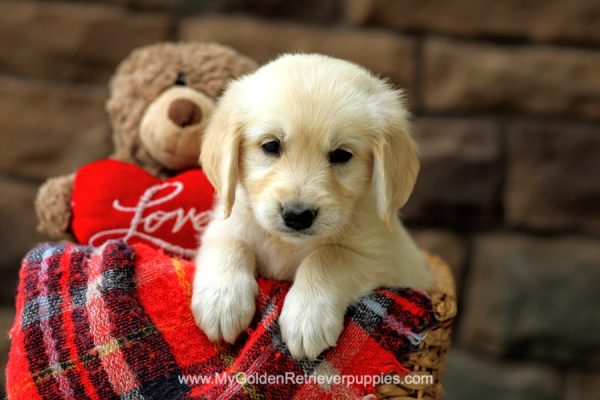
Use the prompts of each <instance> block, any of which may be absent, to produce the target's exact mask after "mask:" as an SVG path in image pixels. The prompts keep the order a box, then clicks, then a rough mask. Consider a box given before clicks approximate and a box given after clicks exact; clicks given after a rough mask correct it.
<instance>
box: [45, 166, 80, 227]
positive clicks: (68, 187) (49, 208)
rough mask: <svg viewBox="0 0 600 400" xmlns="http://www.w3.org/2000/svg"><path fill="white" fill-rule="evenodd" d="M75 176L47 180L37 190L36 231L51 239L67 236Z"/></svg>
mask: <svg viewBox="0 0 600 400" xmlns="http://www.w3.org/2000/svg"><path fill="white" fill-rule="evenodd" d="M74 181H75V174H70V175H64V176H58V177H55V178H50V179H48V180H47V181H46V182H45V183H44V184H43V185H42V186H41V187H40V189H39V190H38V193H37V197H36V199H35V211H36V214H37V216H38V220H39V224H38V227H37V229H38V231H39V232H41V233H44V234H46V235H48V236H50V237H52V238H64V237H66V236H68V235H69V223H70V221H71V195H72V193H73V183H74Z"/></svg>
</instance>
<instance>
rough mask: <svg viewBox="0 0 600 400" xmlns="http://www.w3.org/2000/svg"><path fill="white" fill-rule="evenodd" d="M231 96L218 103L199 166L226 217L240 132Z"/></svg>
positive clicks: (233, 187)
mask: <svg viewBox="0 0 600 400" xmlns="http://www.w3.org/2000/svg"><path fill="white" fill-rule="evenodd" d="M233 98H234V96H233V95H232V94H231V91H230V90H228V91H227V92H226V93H225V94H224V95H223V97H221V100H220V101H219V103H218V104H217V107H216V108H215V110H214V111H213V114H212V116H211V119H210V121H209V123H208V126H207V127H206V129H205V131H204V135H203V138H202V149H201V152H200V165H201V166H202V168H203V170H204V172H205V174H206V176H207V177H208V180H209V181H210V182H211V183H212V185H213V186H214V187H215V189H216V191H217V194H218V196H219V197H220V198H221V200H222V201H223V204H224V206H225V215H224V217H225V218H227V217H229V215H230V214H231V209H232V207H233V203H234V201H235V190H236V186H237V181H238V164H239V151H240V142H241V129H240V126H239V123H238V121H237V118H236V107H235V104H234V101H233Z"/></svg>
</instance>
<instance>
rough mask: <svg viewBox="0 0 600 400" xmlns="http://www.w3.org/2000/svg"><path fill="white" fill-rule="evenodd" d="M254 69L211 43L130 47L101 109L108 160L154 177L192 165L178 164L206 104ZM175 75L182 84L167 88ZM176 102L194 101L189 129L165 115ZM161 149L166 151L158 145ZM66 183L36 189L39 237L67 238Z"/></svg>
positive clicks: (197, 132)
mask: <svg viewBox="0 0 600 400" xmlns="http://www.w3.org/2000/svg"><path fill="white" fill-rule="evenodd" d="M256 68H257V64H256V63H255V62H254V61H253V60H251V59H249V58H247V57H245V56H243V55H241V54H239V53H237V52H236V51H234V50H232V49H230V48H227V47H224V46H221V45H218V44H214V43H161V44H156V45H151V46H147V47H142V48H140V49H137V50H134V51H133V52H132V53H131V55H130V56H129V57H128V58H127V59H125V60H124V61H123V62H122V63H121V65H120V66H119V67H118V68H117V71H116V74H115V75H114V76H113V78H112V80H111V82H110V98H109V99H108V101H107V103H106V109H107V111H108V115H109V118H110V122H111V125H112V130H113V142H114V154H113V156H112V158H116V159H120V160H123V161H127V162H131V163H134V164H137V165H139V166H141V167H142V168H144V169H146V170H147V171H149V172H150V173H152V174H154V175H156V176H159V177H167V176H169V175H172V174H173V173H175V172H177V171H179V170H182V169H185V168H189V167H193V166H194V165H191V164H190V163H182V162H181V160H182V159H186V160H190V159H193V160H198V155H199V152H200V136H201V135H202V134H203V131H204V127H205V126H206V121H207V119H208V117H209V114H210V112H211V111H212V106H213V105H214V102H215V101H216V99H217V98H218V97H219V96H220V95H221V94H222V93H223V91H224V90H225V87H226V86H227V83H228V82H229V81H230V80H231V79H234V78H237V77H239V76H241V75H244V74H246V73H249V72H252V71H253V70H255V69H256ZM182 73H183V74H184V75H185V81H186V85H185V87H182V86H177V85H176V84H175V82H176V80H177V78H178V76H179V75H180V74H182ZM190 89H192V90H191V91H190ZM182 98H183V99H185V100H189V101H190V102H192V103H194V104H195V105H196V106H197V108H198V110H196V111H194V113H199V114H200V115H201V120H200V121H196V119H197V118H196V114H194V116H193V117H194V118H193V120H194V122H197V123H195V124H193V125H191V126H185V127H180V126H178V125H177V123H176V122H173V121H172V120H170V117H169V114H170V113H169V108H170V105H171V102H172V99H177V100H179V99H182ZM151 106H153V107H151ZM149 109H150V113H152V114H150V113H149V112H148V110H149ZM143 120H145V122H146V124H145V125H144V126H142V121H143ZM142 131H143V133H144V135H142ZM142 136H143V137H144V139H142ZM181 138H184V139H185V140H184V139H181ZM166 146H169V147H170V148H169V149H168V150H169V151H168V152H166V151H163V150H165V149H163V148H161V147H166ZM190 149H191V150H190ZM73 181H74V174H70V175H65V176H61V177H56V178H51V179H49V180H48V181H47V182H46V183H45V184H44V185H42V187H41V188H40V190H39V191H38V195H37V198H36V200H35V209H36V213H37V215H38V219H39V225H38V230H39V231H40V232H43V233H46V234H48V235H49V236H51V237H61V236H65V235H67V234H68V233H69V231H68V227H69V222H70V219H71V202H70V199H71V193H72V190H73Z"/></svg>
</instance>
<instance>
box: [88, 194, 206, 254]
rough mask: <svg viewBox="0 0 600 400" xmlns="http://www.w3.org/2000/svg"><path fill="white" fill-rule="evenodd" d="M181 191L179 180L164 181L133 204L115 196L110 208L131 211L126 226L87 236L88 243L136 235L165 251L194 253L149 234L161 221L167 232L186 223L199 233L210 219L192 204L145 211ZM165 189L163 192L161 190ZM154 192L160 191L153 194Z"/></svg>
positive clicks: (204, 212) (135, 236) (128, 238)
mask: <svg viewBox="0 0 600 400" xmlns="http://www.w3.org/2000/svg"><path fill="white" fill-rule="evenodd" d="M169 190H170V192H169ZM183 190H184V185H183V183H181V182H165V183H161V184H157V185H154V186H151V187H149V188H148V189H146V190H145V191H144V193H143V194H142V195H141V196H140V198H139V200H138V202H137V204H135V205H131V206H128V205H123V204H121V202H120V201H119V199H115V200H114V201H113V202H112V207H113V209H114V210H115V211H117V212H120V213H124V214H131V220H130V222H129V226H128V227H127V228H115V229H107V230H103V231H100V232H98V233H96V234H94V235H93V236H91V237H90V239H89V242H88V244H89V245H91V246H97V245H99V244H101V243H103V242H104V241H105V240H106V239H107V238H111V239H123V240H125V241H128V240H130V239H132V238H139V239H143V240H145V241H147V242H150V243H152V244H153V245H155V246H158V247H161V248H163V249H165V250H167V251H170V252H173V253H177V254H182V255H184V256H186V257H193V256H194V254H195V252H196V249H195V248H184V247H182V246H179V245H177V244H175V243H170V242H168V241H166V240H164V239H162V238H160V237H158V236H155V235H153V234H154V233H155V232H156V231H157V230H159V229H160V228H164V225H165V224H169V223H170V224H171V229H170V231H171V233H173V234H175V233H178V232H180V231H181V230H182V228H184V226H185V225H186V224H190V225H191V226H192V228H193V230H194V231H195V232H196V234H197V235H199V234H200V233H202V231H203V230H204V228H205V227H206V225H207V224H208V222H209V221H210V217H211V215H212V212H211V211H210V210H204V211H198V210H196V208H195V207H191V208H188V209H184V208H183V207H178V208H176V209H173V210H170V211H164V210H156V211H152V212H146V211H147V210H148V209H150V208H153V207H156V206H158V205H161V204H165V203H168V202H170V201H172V200H174V199H175V198H176V197H177V196H178V195H179V194H181V193H182V192H183ZM165 191H167V193H164V192H165ZM157 193H162V194H161V195H158V196H157ZM120 235H122V236H120Z"/></svg>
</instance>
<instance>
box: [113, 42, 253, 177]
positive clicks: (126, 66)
mask: <svg viewBox="0 0 600 400" xmlns="http://www.w3.org/2000/svg"><path fill="white" fill-rule="evenodd" d="M256 68H257V64H256V63H255V62H254V61H253V60H251V59H249V58H248V57H245V56H243V55H241V54H239V53H237V52H236V51H234V50H233V49H230V48H228V47H225V46H222V45H218V44H215V43H177V44H175V43H161V44H156V45H151V46H147V47H142V48H140V49H137V50H135V51H134V52H132V53H131V55H130V56H129V57H128V58H126V59H125V60H124V61H123V62H122V63H121V65H120V66H119V67H118V69H117V71H116V73H115V75H114V77H113V78H112V80H111V83H110V98H109V99H108V101H107V104H106V108H107V111H108V114H109V117H110V121H111V124H112V130H113V141H114V145H115V154H114V157H115V158H118V159H120V160H123V161H127V162H132V163H135V164H137V165H140V166H141V167H143V168H144V169H146V170H148V171H149V172H151V173H153V174H155V175H157V176H169V175H171V174H173V173H174V172H176V171H180V170H183V169H187V168H191V167H194V166H196V165H197V164H198V157H199V153H200V140H201V137H202V133H203V130H204V128H205V127H206V123H207V120H208V117H209V116H210V114H211V112H212V110H213V108H214V106H215V101H216V99H217V98H218V97H219V96H220V95H221V93H222V92H223V91H224V90H225V88H226V86H227V83H228V82H229V81H230V80H232V79H235V78H238V77H240V76H242V75H244V74H246V73H249V72H252V71H253V70H255V69H256Z"/></svg>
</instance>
